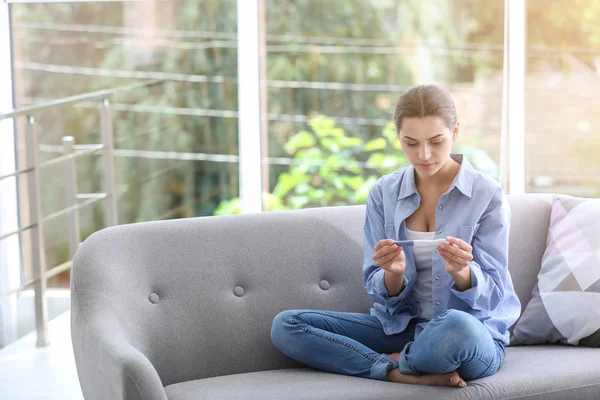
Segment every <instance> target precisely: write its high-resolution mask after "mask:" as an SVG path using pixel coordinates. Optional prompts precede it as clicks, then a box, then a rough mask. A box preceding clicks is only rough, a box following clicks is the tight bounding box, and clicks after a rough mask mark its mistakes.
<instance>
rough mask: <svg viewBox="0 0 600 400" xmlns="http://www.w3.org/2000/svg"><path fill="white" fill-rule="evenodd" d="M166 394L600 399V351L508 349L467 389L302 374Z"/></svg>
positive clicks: (178, 388)
mask: <svg viewBox="0 0 600 400" xmlns="http://www.w3.org/2000/svg"><path fill="white" fill-rule="evenodd" d="M165 391H166V393H167V397H168V399H169V400H191V399H200V398H203V399H213V400H219V399H223V400H225V399H227V400H235V399H244V400H248V399H260V400H265V399H286V400H287V399H289V400H292V399H307V400H308V399H368V400H372V399H378V400H386V399H390V400H392V399H393V400H402V399H411V400H420V399H422V400H425V399H427V400H430V399H455V400H461V399H473V400H487V399H498V400H499V399H503V400H504V399H528V400H534V399H535V400H564V399H570V400H572V399H575V400H577V399H581V400H584V399H585V400H587V399H596V398H600V349H590V348H572V347H570V346H562V345H544V346H527V347H509V348H507V356H506V359H505V361H504V364H503V365H502V368H501V369H500V371H498V373H496V374H495V375H492V376H491V377H488V378H484V379H479V380H475V381H471V382H469V386H467V387H466V388H464V389H459V388H450V387H432V386H416V385H403V384H398V383H390V382H381V381H376V380H371V379H365V378H356V377H350V376H345V375H336V374H329V373H326V372H320V371H317V370H313V369H309V368H300V369H279V370H271V371H262V372H251V373H245V374H236V375H227V376H220V377H216V378H206V379H199V380H195V381H190V382H182V383H177V384H173V385H169V386H167V387H166V388H165Z"/></svg>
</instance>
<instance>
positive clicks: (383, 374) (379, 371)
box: [370, 354, 398, 381]
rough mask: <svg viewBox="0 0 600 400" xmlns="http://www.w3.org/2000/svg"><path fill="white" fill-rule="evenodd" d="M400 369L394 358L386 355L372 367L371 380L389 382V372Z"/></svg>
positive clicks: (380, 357)
mask: <svg viewBox="0 0 600 400" xmlns="http://www.w3.org/2000/svg"><path fill="white" fill-rule="evenodd" d="M394 368H398V363H397V362H396V360H394V359H393V358H390V357H389V356H388V355H386V354H382V355H381V356H379V358H378V359H377V361H375V364H373V366H372V367H371V376H370V378H371V379H378V380H380V381H387V373H388V371H390V370H392V369H394Z"/></svg>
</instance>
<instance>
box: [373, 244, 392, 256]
mask: <svg viewBox="0 0 600 400" xmlns="http://www.w3.org/2000/svg"><path fill="white" fill-rule="evenodd" d="M397 248H398V246H396V245H394V244H392V245H389V246H387V245H386V246H384V247H382V248H381V249H379V250H377V251H376V252H375V254H373V259H374V260H375V259H378V258H381V257H385V256H386V255H388V254H389V253H392V252H394V251H395V250H396V249H397Z"/></svg>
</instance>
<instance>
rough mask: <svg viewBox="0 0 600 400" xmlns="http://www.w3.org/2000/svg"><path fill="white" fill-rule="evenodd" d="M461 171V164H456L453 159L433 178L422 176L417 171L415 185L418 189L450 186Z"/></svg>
mask: <svg viewBox="0 0 600 400" xmlns="http://www.w3.org/2000/svg"><path fill="white" fill-rule="evenodd" d="M459 170H460V163H458V162H456V161H455V160H454V159H453V158H452V157H450V159H449V160H448V161H447V162H446V163H445V164H444V165H443V166H442V168H441V169H440V170H439V171H438V172H436V173H435V175H432V176H421V175H420V174H419V173H418V172H417V171H416V170H415V184H416V185H417V188H429V187H440V186H444V185H446V186H449V185H450V183H452V181H453V180H454V178H455V177H456V174H457V173H458V171H459Z"/></svg>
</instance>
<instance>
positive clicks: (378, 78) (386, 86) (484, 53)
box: [265, 0, 504, 209]
mask: <svg viewBox="0 0 600 400" xmlns="http://www.w3.org/2000/svg"><path fill="white" fill-rule="evenodd" d="M320 4H321V6H320V7H314V2H313V1H309V0H304V1H295V2H289V1H284V0H266V7H265V8H266V16H265V18H266V24H267V25H266V44H265V45H266V50H267V56H266V76H267V79H268V84H267V86H268V121H269V126H268V128H269V130H268V154H269V157H270V163H269V174H268V176H269V186H268V187H269V189H270V194H268V195H266V200H267V201H268V203H267V207H266V208H267V209H278V208H302V207H314V206H328V205H342V204H363V203H364V202H365V200H366V196H367V194H368V190H369V188H370V187H371V186H372V184H373V183H374V181H375V179H377V178H378V177H379V176H381V175H382V174H386V173H389V172H392V171H394V170H396V169H399V168H402V167H404V166H406V165H407V160H406V158H405V157H404V155H403V154H402V151H401V150H400V147H399V145H398V143H397V139H396V134H395V129H394V128H393V126H392V116H393V111H394V107H395V105H396V101H397V99H398V97H399V96H400V94H401V93H403V92H404V91H405V90H406V89H408V88H409V87H411V86H413V85H416V84H419V83H438V84H441V85H442V86H443V87H445V88H446V89H447V90H448V91H449V92H450V94H451V95H452V97H453V98H454V100H455V103H456V106H457V111H458V117H459V120H460V122H461V134H460V136H459V139H458V141H457V144H456V147H455V149H454V151H455V152H457V153H464V154H465V155H466V157H467V158H468V159H469V160H470V161H471V163H472V164H473V165H474V166H475V168H477V169H479V170H481V171H482V172H484V173H485V174H488V175H490V176H492V177H493V178H494V179H498V175H499V172H498V170H499V167H498V164H499V159H500V121H501V106H502V104H501V100H502V64H503V30H504V27H503V26H504V1H501V0H495V1H492V2H485V4H484V2H473V1H468V0H446V1H437V0H435V1H433V0H429V1H421V0H419V1H417V0H413V1H411V0H408V1H407V0H388V1H375V0H373V1H361V2H349V1H344V0H328V1H322V2H320Z"/></svg>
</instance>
